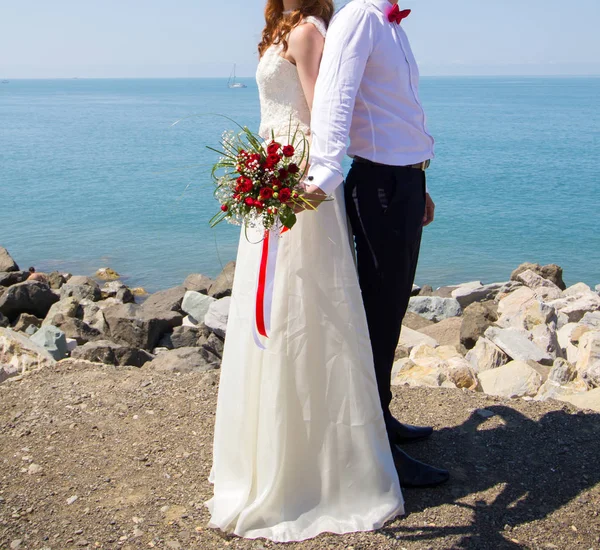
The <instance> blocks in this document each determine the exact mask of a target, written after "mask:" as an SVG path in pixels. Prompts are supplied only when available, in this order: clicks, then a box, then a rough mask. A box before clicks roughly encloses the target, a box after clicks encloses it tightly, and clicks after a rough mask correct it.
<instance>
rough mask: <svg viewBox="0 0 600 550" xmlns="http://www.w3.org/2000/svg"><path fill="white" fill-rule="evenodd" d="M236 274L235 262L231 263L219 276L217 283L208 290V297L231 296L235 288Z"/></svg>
mask: <svg viewBox="0 0 600 550" xmlns="http://www.w3.org/2000/svg"><path fill="white" fill-rule="evenodd" d="M234 274H235V262H229V263H228V264H227V265H226V266H225V267H224V268H223V271H221V273H220V274H219V276H218V277H217V278H216V279H215V282H214V283H213V284H212V285H211V287H210V288H209V290H208V295H209V296H212V297H213V298H216V299H217V300H218V299H219V298H224V297H226V296H231V289H232V288H233V277H234Z"/></svg>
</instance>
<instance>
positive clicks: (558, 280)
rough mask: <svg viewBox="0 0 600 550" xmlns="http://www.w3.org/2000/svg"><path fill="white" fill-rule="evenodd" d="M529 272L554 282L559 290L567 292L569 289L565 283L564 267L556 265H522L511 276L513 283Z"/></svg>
mask: <svg viewBox="0 0 600 550" xmlns="http://www.w3.org/2000/svg"><path fill="white" fill-rule="evenodd" d="M527 270H531V271H533V272H534V273H536V274H537V275H539V276H540V277H543V278H544V279H548V280H549V281H551V282H553V283H554V284H555V285H556V286H557V287H558V288H560V290H565V288H567V287H566V285H565V283H564V281H563V270H562V267H560V266H558V265H556V264H549V265H545V266H543V267H542V266H541V265H540V264H531V263H524V264H521V265H520V266H519V267H517V269H515V270H514V271H513V272H512V274H511V276H510V279H511V281H516V280H517V277H518V276H519V275H520V274H521V273H523V272H524V271H527Z"/></svg>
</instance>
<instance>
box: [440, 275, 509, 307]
mask: <svg viewBox="0 0 600 550" xmlns="http://www.w3.org/2000/svg"><path fill="white" fill-rule="evenodd" d="M519 286H520V285H519V283H517V282H515V281H508V282H505V283H492V284H489V285H484V284H481V283H477V282H475V283H467V284H466V285H460V286H459V287H457V288H456V289H455V290H453V291H452V298H455V299H456V300H457V301H458V303H459V304H460V306H461V307H462V308H463V309H465V308H466V307H468V306H470V305H471V304H473V303H475V302H486V301H489V300H494V299H495V298H496V296H498V294H503V293H507V292H512V291H513V290H514V289H516V288H517V287H519Z"/></svg>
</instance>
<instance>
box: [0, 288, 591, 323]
mask: <svg viewBox="0 0 600 550" xmlns="http://www.w3.org/2000/svg"><path fill="white" fill-rule="evenodd" d="M11 288H12V287H11ZM0 300H1V299H0ZM548 305H550V306H552V307H554V308H555V309H556V310H557V311H558V312H560V313H563V314H564V315H566V316H567V318H568V320H569V322H570V323H578V322H579V321H581V319H582V318H583V317H584V316H585V314H586V313H589V312H595V311H600V296H598V295H597V294H596V293H594V292H587V293H582V294H575V295H573V296H567V297H565V298H561V299H559V300H554V301H552V302H549V303H548Z"/></svg>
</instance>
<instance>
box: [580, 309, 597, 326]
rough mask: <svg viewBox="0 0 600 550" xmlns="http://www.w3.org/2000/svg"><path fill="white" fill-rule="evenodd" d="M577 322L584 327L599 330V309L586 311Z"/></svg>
mask: <svg viewBox="0 0 600 550" xmlns="http://www.w3.org/2000/svg"><path fill="white" fill-rule="evenodd" d="M579 322H580V323H581V324H582V325H585V326H586V327H590V328H593V329H599V330H600V311H591V312H588V313H586V314H585V315H584V316H583V317H582V318H581V321H579Z"/></svg>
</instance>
